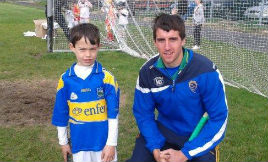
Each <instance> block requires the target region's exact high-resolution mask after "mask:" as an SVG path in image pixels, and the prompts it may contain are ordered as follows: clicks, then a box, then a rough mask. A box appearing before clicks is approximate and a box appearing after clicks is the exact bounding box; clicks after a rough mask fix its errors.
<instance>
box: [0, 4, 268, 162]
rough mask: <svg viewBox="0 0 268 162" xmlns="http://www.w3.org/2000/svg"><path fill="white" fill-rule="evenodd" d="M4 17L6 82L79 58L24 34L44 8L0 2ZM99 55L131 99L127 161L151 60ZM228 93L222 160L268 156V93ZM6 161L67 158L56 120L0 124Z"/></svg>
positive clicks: (2, 74) (0, 22)
mask: <svg viewBox="0 0 268 162" xmlns="http://www.w3.org/2000/svg"><path fill="white" fill-rule="evenodd" d="M0 17H1V18H0V65H1V66H0V82H1V81H13V80H29V79H51V80H57V79H58V77H59V76H60V74H61V73H63V72H64V71H65V70H66V68H68V67H69V66H70V65H71V64H72V63H73V62H74V61H75V57H74V55H73V54H71V53H47V52H46V42H45V41H44V40H42V39H40V38H35V37H23V32H25V31H28V30H30V31H34V23H33V19H44V11H42V10H40V9H34V8H29V7H23V6H17V5H13V4H8V3H0ZM98 60H99V61H100V62H101V63H102V64H103V65H104V67H106V68H107V69H108V70H110V71H112V72H113V73H114V74H115V76H116V78H117V80H118V82H119V85H120V88H121V90H122V95H123V96H124V97H125V98H126V101H125V105H124V106H122V107H121V108H120V120H119V144H118V156H119V161H124V160H126V159H127V158H128V157H130V155H131V151H132V148H133V146H134V142H135V137H136V135H137V133H138V130H137V126H136V124H135V120H134V118H133V115H132V110H131V107H132V103H133V92H134V87H135V82H136V78H137V75H138V71H139V68H140V66H141V65H142V64H143V63H144V61H145V60H142V59H138V58H133V57H131V56H129V55H126V54H124V53H121V52H111V51H109V52H100V53H99V55H98ZM226 93H227V99H228V106H229V112H230V113H229V122H228V128H227V133H226V138H225V140H224V141H223V142H222V143H221V145H220V150H221V153H220V159H221V161H225V162H231V161H233V162H240V161H243V162H251V161H267V160H268V154H267V152H268V138H267V136H268V128H267V125H268V100H267V98H264V97H262V96H259V95H255V94H252V93H249V92H248V91H246V90H244V89H236V88H232V87H229V86H227V89H226ZM51 95H55V94H51ZM0 110H1V106H0ZM0 161H21V162H24V161H25V162H29V161H62V157H61V152H60V148H59V146H58V142H57V132H56V129H55V128H54V127H53V126H52V125H48V126H25V127H18V126H3V125H0Z"/></svg>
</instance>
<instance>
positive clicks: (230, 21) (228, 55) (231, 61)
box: [47, 0, 268, 97]
mask: <svg viewBox="0 0 268 162" xmlns="http://www.w3.org/2000/svg"><path fill="white" fill-rule="evenodd" d="M47 1H48V2H50V3H48V7H49V6H50V7H51V2H52V4H53V8H52V10H50V11H49V9H48V11H49V12H51V11H53V12H52V16H51V17H50V18H51V19H49V21H50V22H49V24H54V25H49V28H50V29H49V30H48V31H51V33H49V34H50V36H48V50H49V51H53V52H68V51H69V48H68V34H69V29H70V26H71V24H70V22H71V21H73V18H74V5H76V4H77V3H78V0H47ZM62 1H64V3H63V2H62ZM88 1H89V2H90V3H91V4H92V7H91V8H90V9H89V11H90V15H89V22H91V23H93V24H95V25H96V26H98V28H99V29H100V32H101V45H102V46H101V50H120V51H123V52H125V53H126V54H130V55H132V56H135V57H141V58H145V59H148V58H151V57H152V56H154V55H156V54H157V50H156V48H155V46H154V41H153V38H152V37H153V36H152V35H153V33H152V28H151V26H152V20H153V18H154V17H155V15H157V14H159V13H161V12H164V13H169V14H171V13H175V14H179V15H180V16H181V17H182V18H183V19H184V20H185V26H186V35H187V37H186V44H185V47H186V48H189V49H191V48H192V47H193V46H194V45H195V44H194V43H195V39H194V32H195V27H194V24H193V13H194V11H195V7H196V4H195V2H194V0H88ZM202 4H203V6H204V15H205V22H204V24H203V25H202V28H201V44H200V49H197V50H195V51H196V52H197V53H200V54H202V55H205V56H207V57H208V58H210V59H211V60H212V61H213V62H214V63H215V64H216V65H217V67H218V68H219V70H220V71H221V73H222V75H223V77H224V80H225V81H226V82H228V84H229V85H232V86H235V87H240V88H245V89H247V90H249V91H251V92H254V93H257V94H260V95H262V96H265V97H268V66H267V62H268V2H267V0H203V3H202ZM51 21H52V22H51ZM55 24H58V25H55Z"/></svg>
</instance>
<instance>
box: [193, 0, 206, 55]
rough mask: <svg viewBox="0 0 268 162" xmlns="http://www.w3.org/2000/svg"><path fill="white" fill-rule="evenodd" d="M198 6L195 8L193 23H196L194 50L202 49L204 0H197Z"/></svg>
mask: <svg viewBox="0 0 268 162" xmlns="http://www.w3.org/2000/svg"><path fill="white" fill-rule="evenodd" d="M195 3H196V6H195V8H194V14H193V23H194V46H193V48H192V49H193V50H198V49H200V44H201V28H202V24H204V22H205V16H204V6H203V4H202V0H195Z"/></svg>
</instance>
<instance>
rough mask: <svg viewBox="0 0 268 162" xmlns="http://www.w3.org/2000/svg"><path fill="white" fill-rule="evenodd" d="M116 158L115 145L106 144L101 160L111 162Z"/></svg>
mask: <svg viewBox="0 0 268 162" xmlns="http://www.w3.org/2000/svg"><path fill="white" fill-rule="evenodd" d="M114 158H115V146H108V145H106V146H105V147H104V149H103V150H102V153H101V160H102V161H103V162H110V161H112V160H114Z"/></svg>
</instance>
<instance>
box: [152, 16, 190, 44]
mask: <svg viewBox="0 0 268 162" xmlns="http://www.w3.org/2000/svg"><path fill="white" fill-rule="evenodd" d="M158 28H160V29H162V30H164V31H167V32H169V31H170V30H175V31H178V32H179V35H180V37H181V39H182V40H183V39H184V38H185V37H186V34H185V25H184V21H183V19H182V18H181V17H180V16H179V15H169V14H165V13H161V14H160V15H158V16H157V17H156V18H155V19H154V21H153V37H154V41H155V40H156V30H157V29H158Z"/></svg>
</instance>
